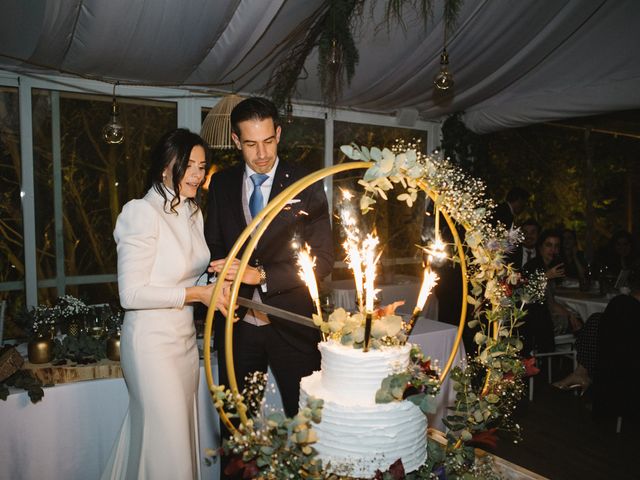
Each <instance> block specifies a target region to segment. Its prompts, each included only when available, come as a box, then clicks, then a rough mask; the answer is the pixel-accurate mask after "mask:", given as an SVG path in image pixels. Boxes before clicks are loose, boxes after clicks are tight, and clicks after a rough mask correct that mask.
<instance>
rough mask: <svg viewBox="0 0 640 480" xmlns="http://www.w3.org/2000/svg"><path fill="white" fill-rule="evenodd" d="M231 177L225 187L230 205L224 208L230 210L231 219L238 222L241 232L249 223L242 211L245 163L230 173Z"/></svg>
mask: <svg viewBox="0 0 640 480" xmlns="http://www.w3.org/2000/svg"><path fill="white" fill-rule="evenodd" d="M230 176H231V178H230V179H229V184H228V185H226V186H225V187H226V188H227V195H228V197H229V204H228V205H226V206H225V207H223V208H229V210H230V213H231V217H232V218H233V219H235V221H236V222H238V225H239V226H240V231H242V230H244V229H245V228H246V227H247V222H246V220H245V218H244V212H243V210H242V195H243V185H242V182H243V177H244V162H243V163H242V165H240V166H239V167H236V168H234V169H233V171H232V172H230Z"/></svg>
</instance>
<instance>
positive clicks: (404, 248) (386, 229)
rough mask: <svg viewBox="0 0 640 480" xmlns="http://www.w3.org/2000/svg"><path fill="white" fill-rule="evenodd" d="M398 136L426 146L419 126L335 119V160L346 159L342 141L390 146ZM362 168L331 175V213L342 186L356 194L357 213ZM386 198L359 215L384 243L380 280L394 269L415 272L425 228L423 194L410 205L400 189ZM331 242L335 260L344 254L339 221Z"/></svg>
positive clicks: (336, 207)
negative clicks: (341, 150)
mask: <svg viewBox="0 0 640 480" xmlns="http://www.w3.org/2000/svg"><path fill="white" fill-rule="evenodd" d="M397 140H404V141H405V142H410V143H418V144H419V145H423V146H424V147H418V148H419V149H423V148H426V144H427V132H425V131H422V130H411V129H406V128H397V127H381V126H374V125H366V124H355V123H348V122H338V121H337V122H334V159H335V160H336V162H343V161H348V159H347V158H346V157H345V156H344V155H343V154H342V152H340V146H341V145H348V144H350V143H355V144H357V145H359V146H367V147H372V146H376V147H379V148H381V149H382V148H384V147H391V146H392V145H393V144H394V143H395V142H396V141H397ZM363 173H364V170H351V171H348V172H344V173H343V174H339V175H336V176H334V183H333V205H334V210H336V211H335V212H334V213H335V214H336V215H339V208H340V207H339V206H340V204H341V197H342V190H341V189H346V190H350V191H352V192H353V193H355V194H356V196H355V199H354V201H352V204H353V205H355V207H356V211H357V212H358V213H359V203H358V202H359V199H360V196H361V194H362V192H363V190H362V187H361V186H359V185H358V184H357V182H358V180H359V179H361V178H362V175H363ZM389 193H390V195H389V199H388V200H387V201H384V200H379V201H378V202H377V203H376V204H375V206H374V211H373V212H369V213H368V214H367V215H364V216H361V218H362V220H363V222H364V225H363V226H364V231H365V232H374V231H375V232H376V233H377V235H378V237H379V238H380V245H381V246H383V253H382V257H381V264H382V268H381V269H380V270H379V274H382V275H383V278H382V279H381V280H382V281H383V282H385V281H388V282H391V281H393V277H394V276H395V274H396V273H407V274H417V273H418V271H419V266H420V259H421V255H420V251H419V250H418V249H417V248H416V245H417V244H421V243H424V242H422V241H421V234H422V231H423V229H424V219H425V215H424V208H425V207H424V195H421V196H420V197H419V201H418V202H417V203H416V204H414V206H413V207H411V208H409V207H407V205H406V203H404V202H399V201H397V200H396V197H397V195H399V194H400V193H401V192H400V191H397V190H392V191H391V192H389ZM334 226H335V228H334V229H333V232H334V246H335V255H336V257H335V258H336V260H342V259H344V258H345V252H344V249H343V248H342V242H343V241H344V239H343V231H342V228H341V227H340V222H338V221H336V222H335V223H334ZM400 258H403V259H409V260H408V261H409V263H407V264H404V263H401V264H397V259H400ZM350 275H351V273H350V272H349V271H347V270H338V271H336V275H335V278H343V277H349V276H350Z"/></svg>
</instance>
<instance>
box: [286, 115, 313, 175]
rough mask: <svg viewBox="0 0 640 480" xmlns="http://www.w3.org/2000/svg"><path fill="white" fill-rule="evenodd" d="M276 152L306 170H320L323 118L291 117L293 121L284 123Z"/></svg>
mask: <svg viewBox="0 0 640 480" xmlns="http://www.w3.org/2000/svg"><path fill="white" fill-rule="evenodd" d="M278 154H279V155H280V158H282V159H286V160H287V161H288V162H289V163H292V164H295V165H300V166H303V167H304V168H305V169H306V170H307V171H308V172H313V171H316V170H320V169H321V168H322V167H324V120H322V119H320V118H304V117H293V123H284V124H283V125H282V135H281V137H280V144H279V145H278Z"/></svg>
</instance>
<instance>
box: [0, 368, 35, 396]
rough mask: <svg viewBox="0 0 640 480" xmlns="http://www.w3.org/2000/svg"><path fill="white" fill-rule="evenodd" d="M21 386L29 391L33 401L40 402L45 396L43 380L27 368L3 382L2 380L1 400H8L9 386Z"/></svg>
mask: <svg viewBox="0 0 640 480" xmlns="http://www.w3.org/2000/svg"><path fill="white" fill-rule="evenodd" d="M8 387H14V388H20V389H22V390H26V391H27V395H29V400H31V403H38V402H39V401H40V400H42V397H44V390H43V389H42V382H41V381H40V380H38V379H37V378H36V377H34V376H33V375H32V374H31V373H30V372H28V371H27V370H18V371H17V372H16V373H14V374H13V375H11V376H10V377H8V378H5V380H4V381H3V382H0V400H6V399H7V397H8V396H9V388H8Z"/></svg>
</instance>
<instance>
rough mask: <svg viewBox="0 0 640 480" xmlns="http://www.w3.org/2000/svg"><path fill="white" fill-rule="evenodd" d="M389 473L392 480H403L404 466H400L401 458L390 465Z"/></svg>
mask: <svg viewBox="0 0 640 480" xmlns="http://www.w3.org/2000/svg"><path fill="white" fill-rule="evenodd" d="M389 473H390V474H391V476H392V477H393V480H402V479H403V478H404V476H405V475H404V465H402V459H401V458H399V459H398V460H396V461H395V462H393V463H392V464H391V466H390V467H389Z"/></svg>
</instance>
